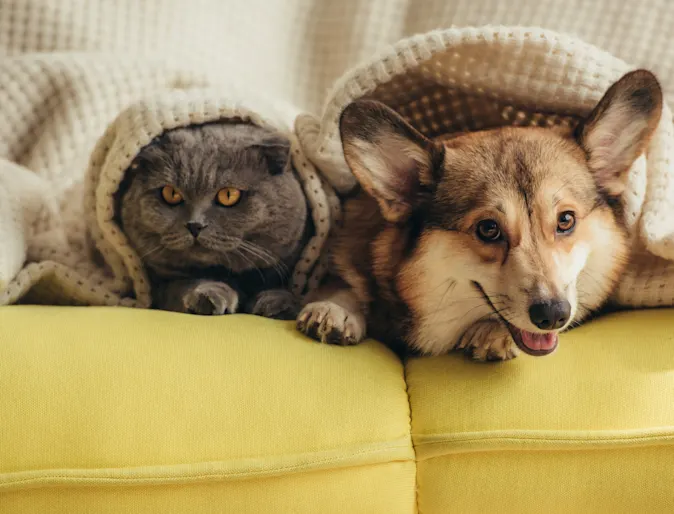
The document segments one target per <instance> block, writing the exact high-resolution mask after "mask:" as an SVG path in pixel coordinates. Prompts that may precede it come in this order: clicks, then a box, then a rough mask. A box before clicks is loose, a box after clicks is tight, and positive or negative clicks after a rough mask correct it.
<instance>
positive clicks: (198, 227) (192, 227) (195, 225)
mask: <svg viewBox="0 0 674 514" xmlns="http://www.w3.org/2000/svg"><path fill="white" fill-rule="evenodd" d="M185 226H186V227H187V230H189V231H190V234H192V235H193V236H194V237H197V236H198V235H199V233H200V232H201V231H202V230H203V229H205V228H206V225H204V224H203V223H199V222H198V221H190V222H189V223H186V224H185Z"/></svg>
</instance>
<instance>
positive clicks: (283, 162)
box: [254, 132, 290, 175]
mask: <svg viewBox="0 0 674 514" xmlns="http://www.w3.org/2000/svg"><path fill="white" fill-rule="evenodd" d="M254 147H255V148H257V149H259V150H260V151H261V152H262V155H263V157H264V159H265V161H266V162H267V166H268V168H269V173H271V174H272V175H278V174H279V173H283V171H285V169H286V168H287V166H288V160H289V159H290V140H289V139H288V138H287V137H286V136H284V135H283V134H281V133H278V132H270V133H269V134H268V135H266V136H265V137H264V138H263V139H262V141H260V142H258V143H255V145H254Z"/></svg>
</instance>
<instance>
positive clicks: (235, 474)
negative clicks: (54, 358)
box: [0, 444, 416, 491]
mask: <svg viewBox="0 0 674 514" xmlns="http://www.w3.org/2000/svg"><path fill="white" fill-rule="evenodd" d="M407 448H408V446H407V445H405V444H396V445H391V446H388V447H386V448H379V449H376V450H362V451H359V452H355V453H353V454H351V455H349V456H348V458H344V457H341V458H340V457H332V458H325V459H320V460H316V461H313V462H311V463H310V464H309V465H303V464H295V465H288V466H279V467H276V468H270V469H265V470H254V471H232V472H221V473H192V474H185V475H182V476H171V475H168V474H163V475H162V474H157V475H152V476H146V477H124V476H118V477H115V476H109V475H108V476H100V477H96V476H87V475H86V473H82V474H80V475H79V476H76V475H68V474H64V473H63V472H61V474H58V473H54V474H48V470H45V471H44V475H42V476H36V477H32V478H23V479H18V480H9V481H0V491H2V490H3V489H11V488H12V487H13V486H20V485H22V484H27V483H31V482H41V481H49V480H58V479H65V480H74V481H77V480H91V481H93V482H97V481H109V482H112V481H120V482H129V483H131V482H137V483H144V482H152V481H154V480H166V481H169V482H178V481H181V480H187V481H191V480H195V479H196V480H199V479H210V478H219V479H226V478H234V479H236V478H244V479H245V478H256V477H260V476H268V477H273V476H277V475H278V474H279V473H284V472H288V471H294V472H310V471H320V470H322V469H324V468H321V467H320V466H319V467H315V466H314V465H315V464H330V463H338V462H340V461H341V462H344V463H347V464H348V465H346V466H343V467H349V466H370V465H378V464H387V463H388V462H385V461H382V462H365V463H354V462H348V461H349V458H351V457H354V456H359V455H377V454H383V453H386V452H388V451H391V450H403V449H407ZM412 460H413V461H414V462H416V455H414V456H413V457H412ZM400 461H403V462H404V461H409V459H407V458H405V459H401V458H395V459H392V460H391V461H389V462H400ZM199 464H207V462H201V463H191V464H190V463H187V464H169V465H165V466H162V465H153V466H132V467H119V468H111V469H115V470H133V469H142V468H146V467H153V468H154V467H157V468H166V467H178V466H196V465H199ZM93 469H96V468H93ZM89 471H90V470H89ZM37 472H39V471H34V473H37ZM15 473H31V471H27V472H21V471H19V472H9V473H6V474H5V475H7V476H9V475H12V474H15ZM0 477H2V474H0Z"/></svg>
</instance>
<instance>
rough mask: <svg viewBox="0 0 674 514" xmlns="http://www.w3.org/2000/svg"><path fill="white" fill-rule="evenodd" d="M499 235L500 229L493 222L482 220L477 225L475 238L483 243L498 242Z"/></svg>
mask: <svg viewBox="0 0 674 514" xmlns="http://www.w3.org/2000/svg"><path fill="white" fill-rule="evenodd" d="M501 235H502V234H501V229H500V228H499V226H498V223H496V222H495V221H494V220H482V221H481V222H480V223H478V224H477V237H479V238H480V239H481V240H482V241H484V242H485V243H495V242H496V241H500V240H501Z"/></svg>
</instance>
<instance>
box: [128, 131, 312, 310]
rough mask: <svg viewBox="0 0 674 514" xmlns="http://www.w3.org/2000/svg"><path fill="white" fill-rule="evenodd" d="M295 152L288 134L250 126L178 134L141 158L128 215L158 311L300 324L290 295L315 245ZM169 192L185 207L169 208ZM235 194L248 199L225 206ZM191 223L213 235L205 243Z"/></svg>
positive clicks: (131, 175)
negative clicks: (225, 196) (291, 280)
mask: <svg viewBox="0 0 674 514" xmlns="http://www.w3.org/2000/svg"><path fill="white" fill-rule="evenodd" d="M289 151H290V143H289V141H288V139H287V138H285V137H284V136H282V135H281V134H278V133H275V132H272V131H270V130H267V129H263V128H260V127H256V126H253V125H250V124H245V123H214V124H207V125H201V126H193V127H189V128H182V129H175V130H172V131H168V132H166V133H164V134H163V135H162V136H160V137H159V138H157V139H156V140H154V141H153V142H152V143H151V144H150V145H148V146H147V147H145V148H144V149H142V150H141V152H140V153H139V154H138V156H137V157H136V159H135V160H134V164H133V165H132V167H131V168H130V169H129V170H127V174H126V178H125V180H124V183H123V184H122V186H121V188H120V193H119V195H118V199H119V209H118V212H119V213H120V220H119V221H120V223H121V225H122V228H123V230H124V232H125V234H126V235H127V237H128V238H129V241H130V242H131V245H132V246H133V247H134V249H135V250H136V252H138V255H139V256H140V258H141V260H142V261H143V263H144V265H145V266H146V268H147V269H148V272H149V273H150V276H151V279H152V282H153V303H154V306H155V307H156V308H160V309H165V310H173V311H180V312H193V313H197V314H225V313H232V312H242V311H243V312H250V313H256V314H261V315H265V316H268V317H282V318H288V319H290V318H292V317H294V315H295V314H296V309H297V299H295V298H294V297H293V296H292V295H291V294H290V293H288V291H287V290H286V289H285V286H286V283H287V279H288V277H289V274H290V272H291V271H292V269H293V267H294V265H295V263H296V261H297V259H298V258H299V253H300V251H301V249H302V247H303V246H304V243H305V241H306V238H307V236H308V234H307V224H308V208H307V203H306V199H305V197H304V193H303V191H302V187H301V185H300V183H299V180H298V179H297V177H296V175H295V173H294V170H293V169H292V166H291V165H290V164H289V162H288V161H289ZM165 185H171V186H173V187H175V188H177V189H178V190H179V191H180V192H181V193H182V195H183V197H184V202H183V203H181V204H180V205H177V206H171V205H168V204H167V203H166V202H164V200H163V199H162V197H161V189H162V188H163V187H164V186H165ZM225 187H235V188H237V189H241V190H243V191H245V193H244V194H243V196H242V197H241V200H240V201H239V203H238V204H236V205H234V206H232V207H223V206H221V205H218V204H217V202H216V201H215V198H216V195H217V193H218V191H219V190H221V189H222V188H225ZM190 222H192V223H194V222H197V223H200V224H202V225H205V228H204V229H203V230H202V231H201V232H200V233H199V234H198V236H197V237H194V236H193V235H192V234H191V233H190V231H189V230H188V229H187V227H186V224H187V223H190ZM270 290H271V291H274V293H271V291H270ZM263 292H264V294H262V293H263ZM270 294H271V296H270ZM270 298H273V299H274V301H271V300H270Z"/></svg>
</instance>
